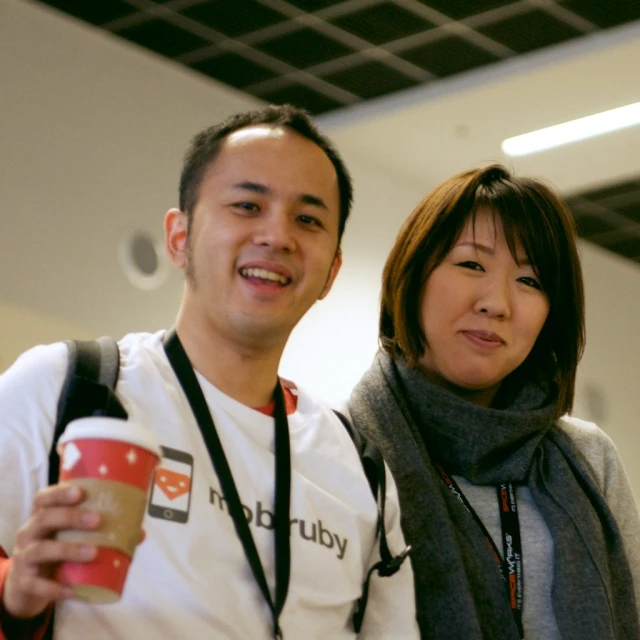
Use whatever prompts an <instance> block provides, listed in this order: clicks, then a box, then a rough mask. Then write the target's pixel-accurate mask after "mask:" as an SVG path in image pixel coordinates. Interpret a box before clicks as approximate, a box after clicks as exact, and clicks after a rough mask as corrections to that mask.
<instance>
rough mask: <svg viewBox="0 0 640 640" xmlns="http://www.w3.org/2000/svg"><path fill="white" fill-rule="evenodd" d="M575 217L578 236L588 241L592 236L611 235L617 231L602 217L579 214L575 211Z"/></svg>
mask: <svg viewBox="0 0 640 640" xmlns="http://www.w3.org/2000/svg"><path fill="white" fill-rule="evenodd" d="M574 217H575V219H576V224H577V226H578V234H579V235H580V236H581V237H583V238H587V239H588V238H589V237H590V236H597V235H599V234H601V233H609V232H611V231H615V230H616V228H617V227H615V226H614V225H612V224H609V223H608V222H607V221H606V220H603V219H602V218H601V217H600V216H594V215H589V214H577V213H576V212H575V211H574Z"/></svg>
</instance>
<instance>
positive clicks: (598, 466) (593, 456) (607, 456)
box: [556, 415, 622, 492]
mask: <svg viewBox="0 0 640 640" xmlns="http://www.w3.org/2000/svg"><path fill="white" fill-rule="evenodd" d="M556 424H557V426H558V428H559V429H560V430H561V431H562V432H563V433H564V434H566V435H567V436H568V437H569V438H570V439H571V441H572V442H573V443H574V444H575V445H576V447H577V448H578V449H579V451H580V452H581V453H582V455H583V456H584V457H585V458H586V459H587V461H588V462H589V464H590V465H591V467H592V468H593V471H594V472H595V474H596V476H597V479H598V483H599V485H600V486H601V487H602V488H603V490H604V491H605V492H606V491H607V490H608V489H610V488H612V486H613V485H615V484H616V479H617V476H618V474H619V473H620V472H621V470H622V461H621V459H620V454H619V453H618V450H617V448H616V445H615V444H614V442H613V440H612V439H611V438H610V437H609V436H608V435H607V434H606V433H605V432H604V431H603V430H602V429H601V428H600V427H599V426H598V425H597V424H595V423H593V422H588V421H586V420H581V419H580V418H576V417H574V416H569V415H565V416H562V417H561V418H559V420H558V421H557V423H556Z"/></svg>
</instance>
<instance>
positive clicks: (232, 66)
mask: <svg viewBox="0 0 640 640" xmlns="http://www.w3.org/2000/svg"><path fill="white" fill-rule="evenodd" d="M189 66H190V67H192V68H193V69H195V70H196V71H200V72H201V73H204V74H205V75H208V76H210V77H211V78H215V79H216V80H219V81H220V82H224V83H225V84H228V85H231V86H232V87H236V88H238V89H244V88H246V87H248V86H250V85H252V84H257V83H258V82H264V81H265V80H271V79H272V78H275V77H276V76H277V75H278V74H277V73H275V72H274V71H271V70H270V69H266V68H265V67H263V66H261V65H259V64H256V63H255V62H253V61H252V60H247V59H246V58H244V57H243V56H240V55H238V54H236V53H232V52H227V53H223V54H220V55H218V56H215V57H214V58H209V59H208V60H199V61H198V62H194V63H192V64H190V65H189Z"/></svg>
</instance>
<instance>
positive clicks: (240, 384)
mask: <svg viewBox="0 0 640 640" xmlns="http://www.w3.org/2000/svg"><path fill="white" fill-rule="evenodd" d="M176 332H177V334H178V337H179V338H180V342H181V343H182V346H183V347H184V350H185V352H186V353H187V356H188V357H189V360H190V361H191V365H192V366H193V368H194V369H195V370H196V371H197V372H198V373H200V374H201V375H203V376H204V377H205V378H206V379H207V380H208V381H209V382H211V384H213V385H214V386H215V387H217V388H218V389H219V390H220V391H222V392H223V393H225V394H226V395H228V396H230V397H231V398H233V399H234V400H237V401H238V402H241V403H242V404H244V405H246V406H248V407H253V408H256V407H263V406H265V405H267V404H269V403H270V402H271V400H272V399H273V390H274V388H275V385H276V382H277V379H278V366H279V364H280V357H281V356H282V351H283V350H284V346H283V347H282V348H271V349H265V348H264V347H263V346H262V345H251V344H249V345H247V344H241V343H240V342H239V341H231V340H229V339H228V338H227V337H225V336H223V335H220V334H219V333H218V332H216V331H212V330H207V328H206V327H202V326H196V325H194V323H192V322H190V321H189V320H187V318H186V317H185V316H184V315H183V314H182V313H181V314H179V315H178V319H177V321H176Z"/></svg>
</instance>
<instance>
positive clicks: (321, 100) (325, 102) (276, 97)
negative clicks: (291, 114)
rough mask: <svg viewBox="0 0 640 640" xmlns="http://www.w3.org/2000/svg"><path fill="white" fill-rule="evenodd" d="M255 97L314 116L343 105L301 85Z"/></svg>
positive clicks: (293, 85) (292, 85) (289, 86)
mask: <svg viewBox="0 0 640 640" xmlns="http://www.w3.org/2000/svg"><path fill="white" fill-rule="evenodd" d="M256 97H258V98H260V99H261V100H264V101H265V102H270V103H271V104H284V103H285V102H288V103H290V104H293V105H295V106H297V107H302V108H303V109H307V111H309V112H310V113H312V114H314V115H318V114H320V113H325V112H327V111H332V110H333V109H338V108H340V107H344V104H342V103H341V102H338V101H337V100H334V99H333V98H329V97H328V96H325V95H324V94H322V93H318V92H317V91H314V90H313V89H311V88H310V87H307V86H306V85H303V84H291V85H288V86H286V87H282V88H281V89H277V90H274V91H270V92H267V93H262V94H260V95H258V96H256Z"/></svg>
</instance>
